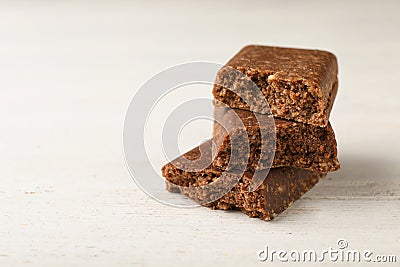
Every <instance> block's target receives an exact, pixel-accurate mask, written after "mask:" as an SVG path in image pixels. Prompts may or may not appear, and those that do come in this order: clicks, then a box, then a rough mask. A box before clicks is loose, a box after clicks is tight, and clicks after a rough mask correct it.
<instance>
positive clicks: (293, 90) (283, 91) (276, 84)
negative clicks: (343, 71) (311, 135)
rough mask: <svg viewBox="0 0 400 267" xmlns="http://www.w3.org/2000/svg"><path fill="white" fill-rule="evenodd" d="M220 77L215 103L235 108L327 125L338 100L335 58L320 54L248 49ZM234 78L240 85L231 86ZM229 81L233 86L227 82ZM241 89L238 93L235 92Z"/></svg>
mask: <svg viewBox="0 0 400 267" xmlns="http://www.w3.org/2000/svg"><path fill="white" fill-rule="evenodd" d="M226 66H228V67H224V68H222V69H221V70H220V71H219V73H218V74H217V78H216V82H215V85H214V88H213V94H214V97H215V99H217V100H220V101H222V102H224V103H226V104H227V105H228V106H230V107H232V108H238V109H245V110H252V111H255V112H259V113H262V114H269V113H270V114H272V115H273V116H274V117H279V118H285V119H292V120H295V121H298V122H303V123H308V124H313V125H319V126H326V125H327V124H328V120H329V114H330V112H331V109H332V106H333V102H334V100H335V97H336V93H337V87H338V81H337V72H338V65H337V60H336V57H335V55H333V54H332V53H330V52H326V51H321V50H307V49H294V48H281V47H270V46H258V45H250V46H246V47H244V48H243V49H242V50H241V51H240V52H239V53H238V54H236V55H235V56H234V57H233V58H232V59H231V60H230V61H229V62H228V63H227V64H226ZM231 68H233V69H235V70H238V71H240V72H241V73H243V74H245V75H246V76H247V77H249V78H250V79H251V80H252V81H253V82H254V83H255V84H256V85H257V86H258V88H259V90H261V92H262V94H263V95H264V96H265V99H266V100H267V101H266V102H267V103H268V105H269V108H268V106H267V105H265V101H260V100H259V99H253V100H254V101H252V102H247V103H246V102H245V101H244V100H243V98H241V97H239V95H242V96H243V95H246V99H252V97H253V98H254V93H253V92H251V90H248V85H245V84H242V85H241V84H240V83H241V81H240V79H237V77H235V74H234V72H232V71H231V70H232V69H231ZM232 80H236V83H232ZM227 81H229V82H227ZM232 87H235V88H237V89H238V88H239V91H240V94H236V93H235V92H233V91H232V90H231V88H232Z"/></svg>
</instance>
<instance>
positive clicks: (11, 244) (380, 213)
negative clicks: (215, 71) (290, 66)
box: [0, 1, 400, 266]
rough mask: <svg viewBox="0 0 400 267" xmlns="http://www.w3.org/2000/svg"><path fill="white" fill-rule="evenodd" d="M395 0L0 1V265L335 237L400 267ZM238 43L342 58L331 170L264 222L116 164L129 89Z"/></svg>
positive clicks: (175, 262)
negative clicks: (197, 204)
mask: <svg viewBox="0 0 400 267" xmlns="http://www.w3.org/2000/svg"><path fill="white" fill-rule="evenodd" d="M399 9H400V5H399V3H398V2H396V1H382V2H379V3H378V2H372V1H358V2H351V3H348V2H347V1H334V2H332V3H330V4H329V3H325V2H324V3H322V2H320V1H315V2H314V1H307V2H301V3H300V1H290V2H286V3H283V2H270V3H264V2H262V1H259V2H254V3H253V4H249V3H247V4H246V3H245V1H241V2H239V1H234V2H231V1H229V2H218V3H215V1H210V2H204V1H202V3H195V2H188V1H187V2H182V3H179V2H174V3H166V2H161V1H160V2H158V3H142V2H129V1H110V2H105V1H96V2H93V1H84V2H82V1H79V2H78V1H64V2H62V1H58V2H55V1H29V2H28V1H2V2H0V21H1V23H0V114H1V115H0V119H1V123H0V129H1V140H0V148H1V151H2V153H0V157H1V159H0V169H1V178H0V179H1V180H0V181H1V184H0V214H1V216H0V266H24V265H27V266H133V265H138V266H180V265H182V266H188V265H190V266H204V265H209V266H218V265H221V266H223V265H227V266H251V265H266V264H267V263H266V262H264V263H263V262H259V261H258V259H257V251H259V250H261V249H263V248H264V246H265V245H269V246H270V248H273V249H286V250H290V249H297V250H303V249H315V250H322V249H324V248H327V247H329V246H331V247H335V246H336V242H337V240H338V239H340V238H343V239H345V240H347V242H348V244H349V248H351V249H359V250H362V249H369V250H371V251H374V252H375V253H376V254H396V255H397V259H398V262H397V263H395V264H393V263H392V264H388V265H389V266H399V261H400V229H399V220H400V210H399V204H400V153H399V151H400V141H399V139H398V138H399V131H400V105H399V97H400V93H399V92H400V91H399V86H398V82H399V78H400V65H399V62H400V53H399V47H400V35H399V30H398V29H399V26H400V17H399V16H398V13H399ZM250 43H258V44H269V45H284V46H296V47H310V48H320V49H327V50H330V51H333V52H334V53H335V54H336V55H337V56H338V59H339V62H340V89H339V94H338V96H337V101H336V104H335V107H334V110H333V112H332V115H331V123H332V124H333V127H334V129H335V131H336V135H337V139H338V144H339V153H340V160H341V163H342V169H341V170H340V171H338V172H335V173H332V174H329V175H328V177H327V178H326V179H324V180H323V181H322V182H320V183H319V184H318V185H317V186H316V187H315V188H314V189H313V190H311V191H310V192H309V193H307V194H306V195H305V196H304V197H302V198H301V200H299V201H297V202H296V203H295V204H294V205H293V206H292V207H290V208H289V209H288V210H287V211H286V212H285V213H283V214H282V215H281V216H279V217H278V218H277V219H276V220H274V221H272V222H269V223H268V222H264V221H261V220H258V219H249V218H248V217H247V216H245V215H243V214H241V213H239V212H223V211H210V210H209V209H207V208H194V209H179V208H173V207H169V206H165V205H162V204H160V203H158V202H156V201H154V200H152V199H151V198H149V197H148V196H147V195H146V194H145V193H143V192H142V191H140V190H139V189H138V188H137V186H136V185H135V184H134V182H133V181H132V178H131V177H130V175H129V173H128V171H127V169H126V166H125V163H124V158H123V152H122V125H123V119H124V115H125V111H126V108H127V106H128V104H129V101H130V99H131V97H132V96H133V95H134V93H135V91H136V90H137V88H139V86H140V85H141V84H142V83H143V82H144V81H145V80H146V79H148V78H149V77H151V76H152V75H153V74H155V73H157V72H159V71H161V70H162V69H164V68H166V67H169V66H172V65H175V64H179V63H182V62H188V61H195V60H206V61H213V62H220V63H224V62H226V61H227V59H229V58H230V57H231V56H232V55H233V54H234V53H236V52H237V51H238V50H239V49H240V48H241V47H242V46H244V45H246V44H250ZM192 134H193V140H201V138H203V137H204V136H203V135H204V132H201V131H200V132H198V131H195V132H193V133H192ZM196 144H197V143H196ZM196 144H188V143H187V144H186V146H194V145H196ZM324 264H325V265H332V266H336V265H337V263H332V262H325V263H324ZM297 265H298V266H303V265H304V266H306V265H307V264H306V263H304V264H301V263H298V264H297ZM370 265H371V266H373V265H374V264H372V263H371V264H370ZM380 265H382V264H380ZM368 266H369V265H368Z"/></svg>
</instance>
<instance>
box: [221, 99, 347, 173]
mask: <svg viewBox="0 0 400 267" xmlns="http://www.w3.org/2000/svg"><path fill="white" fill-rule="evenodd" d="M214 117H215V122H214V133H213V140H214V142H215V144H216V147H217V148H218V150H217V153H216V156H215V159H214V161H213V164H214V166H215V167H217V168H219V169H222V170H224V169H239V170H242V169H246V170H249V171H251V170H261V169H266V168H270V167H272V168H276V167H284V166H291V167H296V168H303V169H309V170H315V171H319V172H321V173H327V172H330V171H336V170H338V169H339V168H340V164H339V161H338V159H337V145H336V139H335V134H334V132H333V129H332V127H331V125H330V124H329V123H328V125H327V126H326V127H319V126H315V125H308V124H304V123H299V122H295V121H289V120H285V119H279V118H272V117H268V116H267V115H257V118H256V117H255V113H252V112H251V111H246V110H239V109H230V108H227V107H226V106H224V105H221V103H220V102H218V101H215V114H214ZM268 119H270V120H271V119H272V123H273V122H274V125H272V126H271V125H270V124H271V122H269V123H268V121H267V123H264V125H263V124H260V123H261V122H262V120H268ZM260 125H262V127H264V131H262V132H261V131H260ZM274 126H275V128H274ZM275 134H276V135H275ZM261 136H262V138H261ZM275 136H276V143H275V144H274V143H273V142H271V141H272V140H273V139H274V138H275ZM262 141H263V142H264V143H265V146H264V148H263V150H261V142H262ZM232 144H234V145H232ZM247 144H248V146H249V147H246V145H247ZM274 145H275V151H274ZM261 151H263V153H261ZM274 152H275V153H274Z"/></svg>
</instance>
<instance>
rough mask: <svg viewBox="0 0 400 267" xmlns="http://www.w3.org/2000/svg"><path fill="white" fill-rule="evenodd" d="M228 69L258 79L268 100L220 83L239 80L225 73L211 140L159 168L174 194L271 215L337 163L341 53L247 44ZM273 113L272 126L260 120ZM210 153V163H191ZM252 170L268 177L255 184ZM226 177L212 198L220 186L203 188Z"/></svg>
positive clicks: (251, 213) (216, 206) (216, 91)
mask: <svg viewBox="0 0 400 267" xmlns="http://www.w3.org/2000/svg"><path fill="white" fill-rule="evenodd" d="M226 67H227V68H230V69H233V70H235V71H236V72H239V73H240V74H242V75H244V76H245V77H246V78H247V79H249V80H250V81H251V82H252V83H253V84H255V85H256V88H257V90H258V93H260V92H261V93H262V94H261V95H262V97H263V99H258V98H257V97H254V95H255V93H254V91H251V90H249V87H246V86H243V85H242V86H236V91H235V90H231V88H227V86H225V85H224V84H223V82H221V81H231V84H230V85H229V86H230V87H232V86H233V87H235V85H237V84H239V79H237V77H234V76H235V75H231V77H230V76H229V75H230V74H229V73H228V74H227V73H225V74H224V73H223V72H222V71H220V72H219V73H218V74H217V78H216V84H215V85H214V89H213V95H214V98H215V100H214V105H215V115H214V116H215V122H214V132H213V138H212V139H211V140H209V141H207V142H205V143H203V144H202V145H200V146H199V147H196V148H194V149H193V150H191V151H189V152H187V153H186V154H184V155H182V156H180V157H179V158H177V159H175V160H173V161H172V162H170V163H168V164H167V165H165V166H164V167H163V168H162V173H163V176H164V177H165V178H166V182H167V189H168V190H169V191H171V192H181V193H183V194H185V195H188V196H189V197H190V198H192V199H194V200H195V201H197V202H198V203H201V204H202V205H204V206H208V207H211V208H212V209H223V210H227V209H237V210H241V211H242V212H243V213H245V214H247V215H248V216H250V217H260V218H262V219H264V220H272V219H273V218H274V217H275V216H276V215H278V214H279V213H281V212H283V211H284V210H285V209H286V208H287V207H288V206H289V205H290V204H292V203H293V202H294V201H296V200H297V199H299V198H300V197H301V196H302V195H303V194H304V193H306V192H307V191H308V190H310V189H311V188H312V187H313V186H314V185H315V184H316V183H317V182H318V181H319V179H321V178H322V177H324V176H325V175H326V174H327V173H328V172H330V171H335V170H338V169H339V167H340V166H339V162H338V159H337V145H336V140H335V135H334V132H333V130H332V127H331V125H330V123H329V114H330V112H331V109H332V106H333V102H334V99H335V96H336V92H337V88H338V80H337V71H338V67H337V61H336V57H335V56H334V55H333V54H331V53H329V52H326V51H320V50H306V49H291V48H280V47H268V46H247V47H245V48H243V49H242V50H241V51H240V52H239V53H238V54H237V55H235V56H234V57H233V58H232V59H231V60H230V61H229V62H228V63H227V64H226ZM217 81H220V83H217ZM229 86H228V87H229ZM237 88H239V89H237ZM256 93H257V92H256ZM245 99H247V100H245ZM266 103H267V104H268V105H266ZM271 119H272V121H273V126H272V127H271V124H270V123H269V124H268V123H266V124H264V125H261V124H260V121H263V120H265V121H267V122H268V121H271ZM244 137H246V138H244ZM262 143H264V145H262ZM263 152H264V153H263ZM268 152H273V153H268ZM199 159H201V160H199ZM210 159H211V161H210V162H211V164H208V165H207V164H206V165H207V166H206V167H205V168H202V169H199V170H194V169H190V168H189V169H188V168H187V167H190V166H188V165H190V164H191V162H196V160H197V162H196V164H199V161H200V162H201V161H207V160H210ZM255 174H257V177H262V178H263V180H261V182H260V183H259V184H258V185H257V187H256V188H254V189H252V190H250V186H251V184H252V180H253V179H255V178H254V177H255ZM221 177H222V178H224V179H225V180H221V182H220V184H219V185H218V183H216V184H217V186H216V187H213V188H214V190H215V188H217V189H220V190H223V189H224V186H230V187H229V188H230V190H229V191H228V192H227V193H226V194H224V195H222V196H220V197H219V198H218V199H212V198H210V196H215V195H218V192H207V190H206V189H205V187H204V186H205V185H208V184H211V183H215V182H218V180H219V179H221ZM264 178H265V179H264ZM229 182H232V183H229ZM193 188H198V190H191V189H193ZM208 199H211V200H212V201H211V202H210V201H207V200H208Z"/></svg>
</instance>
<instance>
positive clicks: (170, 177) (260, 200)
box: [162, 141, 323, 221]
mask: <svg viewBox="0 0 400 267" xmlns="http://www.w3.org/2000/svg"><path fill="white" fill-rule="evenodd" d="M211 145H212V142H211V141H208V142H206V143H204V144H202V145H201V147H202V148H199V147H196V148H195V149H193V150H191V151H189V152H187V153H186V154H184V155H182V156H180V157H179V158H177V159H175V160H174V161H172V162H171V163H168V164H166V165H165V166H164V167H163V168H162V174H163V176H164V177H165V178H166V185H167V190H169V191H171V192H181V193H183V194H185V195H187V196H189V197H190V198H192V199H194V200H195V201H196V202H199V203H201V204H202V205H204V206H208V207H210V208H212V209H222V210H230V209H236V210H241V211H242V212H243V213H245V214H247V215H248V216H249V217H259V218H261V219H264V220H267V221H269V220H272V219H273V218H274V217H275V216H276V215H278V214H280V213H281V212H283V211H284V210H285V209H286V208H288V207H289V206H290V205H291V204H292V203H293V202H294V201H296V200H297V199H299V198H300V197H301V196H302V195H303V194H304V193H306V192H307V191H308V190H310V189H311V188H312V187H313V186H314V185H315V184H316V183H317V182H318V181H319V179H320V178H322V177H323V174H322V173H320V172H317V171H310V170H305V169H299V168H293V167H281V168H273V169H270V171H269V172H268V171H267V170H264V171H262V172H263V173H264V175H265V176H266V178H265V180H264V181H263V183H262V184H261V185H260V187H259V188H258V189H257V190H255V191H253V192H250V191H249V190H248V189H249V185H250V183H251V180H252V176H253V172H250V171H246V172H244V173H242V174H240V173H238V172H237V171H236V170H231V171H226V172H223V171H221V170H219V169H217V168H215V167H213V166H212V165H211V166H208V167H207V168H205V169H203V170H199V171H187V170H185V167H186V166H184V164H183V163H182V162H181V161H182V160H183V161H186V160H196V159H198V158H200V157H203V155H201V154H200V149H201V151H202V153H205V154H207V155H205V158H207V159H208V158H209V156H210V155H211V153H210V151H211ZM207 151H208V152H207ZM191 167H193V166H191ZM221 177H225V178H227V180H229V181H238V182H237V183H236V184H234V185H232V186H233V187H232V189H231V190H230V191H229V192H228V193H227V194H225V195H224V196H222V197H221V198H219V199H218V200H214V201H212V202H210V203H208V202H207V200H208V199H209V197H210V196H212V195H213V194H215V193H216V192H214V191H212V192H210V191H207V190H204V189H203V188H202V187H203V186H204V185H208V184H210V183H213V182H214V183H215V182H218V181H219V179H221ZM224 184H226V183H225V182H221V183H220V185H218V186H217V187H216V190H219V189H221V188H222V187H223V185H224Z"/></svg>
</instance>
